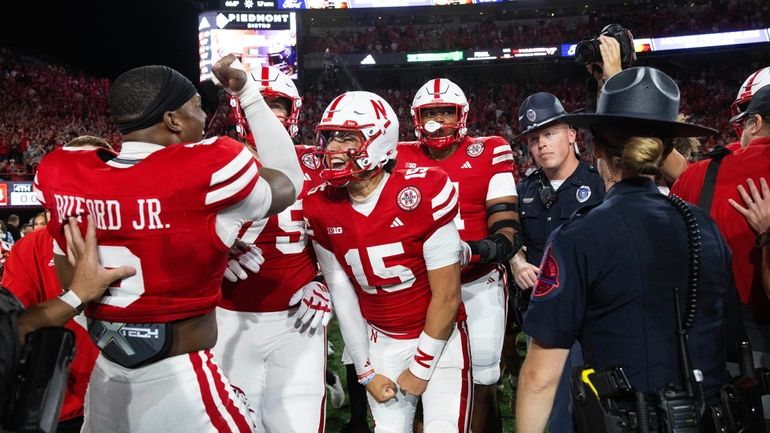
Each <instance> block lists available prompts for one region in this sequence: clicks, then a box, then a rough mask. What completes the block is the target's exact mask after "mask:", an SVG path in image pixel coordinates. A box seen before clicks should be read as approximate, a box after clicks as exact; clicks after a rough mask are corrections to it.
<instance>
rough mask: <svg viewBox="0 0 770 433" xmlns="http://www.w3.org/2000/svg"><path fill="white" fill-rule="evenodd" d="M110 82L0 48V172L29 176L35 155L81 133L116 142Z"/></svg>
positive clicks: (19, 177)
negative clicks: (109, 104) (108, 105)
mask: <svg viewBox="0 0 770 433" xmlns="http://www.w3.org/2000/svg"><path fill="white" fill-rule="evenodd" d="M109 86H110V82H109V80H107V79H104V78H94V77H89V76H87V75H86V74H84V73H83V72H80V71H75V70H70V69H67V68H65V67H63V66H59V65H55V64H47V63H43V62H41V61H40V60H38V59H35V58H31V57H25V56H22V55H19V54H18V53H14V52H11V51H10V50H8V49H5V48H0V106H2V107H4V109H3V110H2V111H0V178H2V179H5V180H28V179H30V178H31V176H32V175H33V174H34V173H35V170H36V169H37V165H38V163H39V162H40V159H41V158H42V157H43V155H45V154H46V153H48V152H50V151H51V150H53V149H54V148H56V147H61V145H62V144H64V143H66V142H67V141H69V140H71V139H73V138H75V137H77V136H80V135H96V136H100V137H104V138H105V139H106V140H108V141H110V142H112V143H119V134H118V130H117V129H116V128H115V126H114V125H113V124H112V123H111V122H110V120H109V112H108V109H107V91H108V90H109Z"/></svg>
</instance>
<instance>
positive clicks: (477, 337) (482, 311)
mask: <svg viewBox="0 0 770 433" xmlns="http://www.w3.org/2000/svg"><path fill="white" fill-rule="evenodd" d="M506 284H507V283H506V281H505V271H504V270H500V269H494V270H492V272H490V273H488V274H486V275H484V276H483V277H481V278H479V279H477V280H474V281H471V282H469V283H465V284H463V286H462V296H463V304H464V305H465V312H466V313H467V314H468V333H469V334H470V338H471V359H472V360H473V383H476V384H481V385H492V384H495V383H497V381H498V380H499V379H500V355H501V353H502V351H503V340H504V339H505V320H506V319H505V315H506V312H507V308H506V307H507V305H508V300H507V292H506V291H507V287H506Z"/></svg>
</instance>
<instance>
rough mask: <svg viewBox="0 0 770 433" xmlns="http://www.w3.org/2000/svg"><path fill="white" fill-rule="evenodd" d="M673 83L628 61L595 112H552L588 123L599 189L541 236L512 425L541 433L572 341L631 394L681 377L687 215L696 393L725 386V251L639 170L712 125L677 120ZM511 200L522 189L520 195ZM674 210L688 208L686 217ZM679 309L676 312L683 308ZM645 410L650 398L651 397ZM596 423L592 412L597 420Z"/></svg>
mask: <svg viewBox="0 0 770 433" xmlns="http://www.w3.org/2000/svg"><path fill="white" fill-rule="evenodd" d="M678 110H679V89H678V88H677V86H676V84H675V83H674V81H673V80H672V79H671V78H670V77H668V76H667V75H665V74H664V73H662V72H660V71H658V70H656V69H652V68H646V67H642V68H631V69H627V70H625V71H623V72H620V73H618V74H617V75H615V76H613V77H612V78H610V79H609V80H608V81H607V82H606V83H605V85H604V87H603V88H602V90H601V96H600V98H599V104H598V107H597V113H596V114H594V115H589V114H582V115H567V116H564V117H562V118H561V121H563V122H566V123H570V124H573V125H577V126H580V127H586V128H590V129H591V131H592V132H593V133H594V137H595V148H594V156H595V158H597V167H598V171H599V173H600V175H601V176H602V178H603V179H604V181H605V184H606V185H607V186H608V193H607V195H606V196H605V199H604V201H603V202H602V203H601V204H599V205H589V206H586V207H584V208H581V209H580V210H578V212H577V213H576V215H575V217H573V219H571V220H570V221H569V222H567V223H566V224H564V225H563V226H562V227H560V228H559V229H557V230H556V231H555V232H554V233H553V234H552V236H551V238H550V240H549V243H548V245H547V247H546V251H545V253H544V259H543V262H542V264H541V266H540V274H539V277H538V281H537V283H536V285H535V287H534V290H533V293H532V301H531V304H530V307H529V311H528V312H527V316H526V318H525V322H524V331H525V332H526V333H527V334H528V335H529V336H531V338H532V341H531V344H530V348H529V352H528V354H527V358H526V360H525V361H524V365H523V366H522V370H521V373H520V376H519V389H518V396H517V407H516V424H517V426H516V431H517V432H518V433H531V432H538V433H540V432H542V431H543V429H544V428H545V424H546V420H547V419H548V415H549V413H550V408H551V404H552V402H553V397H554V393H555V390H556V386H557V384H558V381H559V376H560V375H561V372H562V367H563V366H564V364H565V361H566V359H567V355H568V352H569V348H570V347H572V345H573V344H574V342H575V341H579V342H580V344H581V346H582V348H583V353H584V356H585V361H586V364H588V365H590V366H591V367H592V368H594V369H595V370H596V371H600V370H603V369H607V368H610V367H621V368H622V369H623V370H624V372H625V375H626V376H627V379H628V382H629V383H630V385H631V387H632V388H633V389H634V390H635V391H639V392H642V393H652V392H654V391H656V390H658V389H661V388H662V387H663V386H664V385H665V384H668V383H674V384H681V383H682V380H681V377H680V372H679V368H678V365H679V357H678V351H677V338H676V334H675V330H676V323H677V318H676V314H675V302H674V299H675V296H676V295H675V292H674V289H675V288H679V289H682V290H680V292H679V294H678V296H679V299H680V301H681V305H687V304H686V303H685V302H684V301H685V299H686V297H687V296H688V295H691V294H692V292H691V290H690V288H689V287H690V285H692V284H693V281H698V278H697V276H696V278H695V280H693V279H692V278H691V277H690V276H689V275H688V269H690V260H689V255H690V253H691V252H694V251H697V248H695V247H694V246H693V247H692V248H691V245H690V242H691V241H690V238H689V237H688V228H690V229H692V224H693V223H695V224H697V227H698V229H699V232H700V243H701V248H700V250H701V253H700V254H699V255H697V256H696V257H695V260H694V262H697V263H699V264H700V266H701V268H702V269H704V270H707V271H704V272H701V273H700V275H699V284H694V285H695V286H697V287H698V289H697V292H696V293H697V302H695V303H694V304H693V305H694V306H695V309H694V311H689V310H690V307H688V308H687V311H686V312H685V313H683V315H684V316H686V317H689V314H687V313H690V312H692V313H694V322H692V326H691V329H690V330H689V344H688V347H689V352H690V354H691V359H692V361H693V365H694V368H696V369H699V370H700V371H701V372H702V374H703V377H704V380H703V395H704V396H705V399H706V401H707V402H709V403H714V402H716V400H717V399H718V393H719V386H720V385H722V384H724V383H727V378H728V376H727V373H726V366H725V363H726V351H727V349H726V348H727V346H728V342H732V341H734V340H733V338H735V335H734V334H733V332H735V331H736V330H738V329H739V328H740V319H739V314H740V313H739V307H738V299H737V294H736V291H735V283H734V280H733V278H732V275H731V273H730V252H729V250H728V248H727V247H726V245H725V243H724V241H723V239H722V238H721V236H720V235H719V232H718V230H717V228H716V226H715V224H714V223H713V221H711V220H710V219H709V218H708V216H707V215H706V214H705V213H704V212H703V211H701V210H700V209H697V208H693V207H689V206H688V205H685V204H684V203H683V202H679V204H678V206H679V207H677V206H675V205H674V204H673V203H672V202H670V201H669V199H668V198H667V197H665V196H664V195H662V194H660V193H659V192H658V190H657V188H656V187H655V184H654V183H653V182H652V181H651V180H650V179H649V177H646V175H651V174H654V173H655V171H656V169H657V168H658V166H659V164H660V161H661V159H662V156H663V155H664V152H665V150H666V149H665V147H670V146H671V145H672V141H671V140H670V138H673V137H689V136H703V135H711V134H713V133H715V132H716V131H714V130H711V129H709V128H704V127H700V126H697V125H692V124H687V123H680V122H677V121H676V116H677V113H678ZM522 197H527V196H526V195H522ZM680 211H681V212H682V213H684V214H689V215H690V217H689V221H690V223H689V224H688V223H686V222H685V218H683V217H682V215H681V214H680ZM683 309H685V308H684V307H683ZM652 407H653V408H654V406H652ZM597 421H598V420H597Z"/></svg>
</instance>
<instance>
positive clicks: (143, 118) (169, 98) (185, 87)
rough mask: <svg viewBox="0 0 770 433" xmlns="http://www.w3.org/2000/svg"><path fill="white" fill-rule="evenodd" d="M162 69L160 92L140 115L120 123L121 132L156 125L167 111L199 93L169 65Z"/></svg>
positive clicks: (124, 132) (125, 132)
mask: <svg viewBox="0 0 770 433" xmlns="http://www.w3.org/2000/svg"><path fill="white" fill-rule="evenodd" d="M161 69H162V70H163V72H165V74H164V76H163V83H162V84H161V88H160V92H159V93H158V95H157V96H155V99H154V100H153V101H152V103H151V104H150V105H149V106H148V107H147V108H146V109H145V110H144V112H143V113H142V114H141V115H140V116H139V117H137V118H136V119H135V120H133V121H131V122H125V123H120V124H118V129H120V133H121V134H128V133H129V132H133V131H138V130H140V129H144V128H149V127H150V126H153V125H155V124H156V123H158V122H160V121H161V120H162V119H163V114H165V113H166V111H174V110H176V109H177V108H179V107H181V106H182V105H184V104H185V103H186V102H187V101H189V100H190V98H192V97H193V96H195V94H196V93H198V91H197V90H195V86H193V85H192V83H191V82H190V80H188V79H187V78H185V76H184V75H182V74H180V73H179V72H177V71H176V70H174V69H172V68H169V67H168V66H161Z"/></svg>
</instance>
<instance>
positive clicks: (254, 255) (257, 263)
mask: <svg viewBox="0 0 770 433" xmlns="http://www.w3.org/2000/svg"><path fill="white" fill-rule="evenodd" d="M262 263H265V258H264V257H262V250H260V249H259V248H257V247H256V246H254V245H250V246H249V248H248V249H247V250H246V252H244V253H243V254H241V255H240V256H237V257H234V258H232V259H230V260H229V261H228V262H227V267H226V268H225V278H226V279H227V281H230V282H232V283H235V282H237V281H238V280H239V279H240V280H245V279H246V278H248V277H249V275H248V274H247V273H246V270H249V271H251V272H252V273H254V274H256V273H257V272H259V269H260V268H261V267H262ZM244 268H245V269H244Z"/></svg>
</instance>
